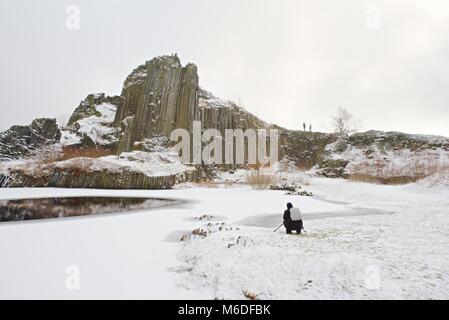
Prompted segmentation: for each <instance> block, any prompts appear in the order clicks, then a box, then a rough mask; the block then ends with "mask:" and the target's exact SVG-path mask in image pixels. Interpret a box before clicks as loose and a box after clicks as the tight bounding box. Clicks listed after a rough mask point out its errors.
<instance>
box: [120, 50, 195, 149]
mask: <svg viewBox="0 0 449 320" xmlns="http://www.w3.org/2000/svg"><path fill="white" fill-rule="evenodd" d="M198 82H199V78H198V73H197V67H196V66H195V65H194V64H187V65H186V66H185V67H183V66H182V65H181V61H180V60H179V58H178V56H177V55H172V56H161V57H158V58H154V59H152V60H151V61H148V62H146V63H145V65H142V66H139V67H138V68H136V69H135V70H134V71H133V72H132V73H131V74H130V75H129V76H128V78H127V79H126V80H125V83H124V85H123V90H122V94H121V96H122V98H123V100H122V102H121V103H120V105H119V107H118V110H117V114H116V117H115V124H116V125H121V126H122V127H123V130H122V134H121V137H120V142H121V143H120V147H119V148H120V150H123V151H130V150H132V149H133V145H134V143H135V142H138V141H143V140H145V139H151V138H154V137H158V136H169V135H170V133H171V132H172V131H173V130H174V129H175V128H184V129H187V130H189V129H191V126H192V123H193V121H194V120H198V119H199V112H198Z"/></svg>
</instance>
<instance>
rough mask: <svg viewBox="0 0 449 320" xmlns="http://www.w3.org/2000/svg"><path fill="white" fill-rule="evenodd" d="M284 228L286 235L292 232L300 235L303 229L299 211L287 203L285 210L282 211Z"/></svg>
mask: <svg viewBox="0 0 449 320" xmlns="http://www.w3.org/2000/svg"><path fill="white" fill-rule="evenodd" d="M284 226H285V229H286V230H287V234H291V233H292V230H296V233H297V234H301V230H302V229H303V223H302V213H301V210H299V208H297V207H293V205H292V204H291V203H290V202H289V203H287V210H285V211H284Z"/></svg>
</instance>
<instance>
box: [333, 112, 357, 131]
mask: <svg viewBox="0 0 449 320" xmlns="http://www.w3.org/2000/svg"><path fill="white" fill-rule="evenodd" d="M332 124H333V128H334V132H335V133H337V134H338V135H342V136H343V135H349V134H351V133H353V132H355V131H356V130H357V128H358V124H357V122H356V121H355V120H354V116H353V115H352V114H351V113H350V112H349V111H348V110H346V109H345V108H343V107H338V110H337V114H336V115H335V116H334V117H333V118H332Z"/></svg>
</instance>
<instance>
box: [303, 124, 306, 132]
mask: <svg viewBox="0 0 449 320" xmlns="http://www.w3.org/2000/svg"><path fill="white" fill-rule="evenodd" d="M302 127H303V128H304V131H306V123H305V122H304V123H303V124H302Z"/></svg>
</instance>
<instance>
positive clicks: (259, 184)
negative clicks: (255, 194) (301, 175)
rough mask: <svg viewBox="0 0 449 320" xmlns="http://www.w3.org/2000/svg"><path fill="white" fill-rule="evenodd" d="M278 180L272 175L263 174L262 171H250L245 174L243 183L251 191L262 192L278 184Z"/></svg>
mask: <svg viewBox="0 0 449 320" xmlns="http://www.w3.org/2000/svg"><path fill="white" fill-rule="evenodd" d="M278 181H279V179H278V177H277V176H276V175H274V174H272V173H267V172H264V170H260V169H258V170H251V171H249V172H248V173H247V174H246V177H245V182H246V183H247V184H249V185H250V186H251V187H252V188H253V189H257V190H263V189H267V188H268V187H269V186H270V185H272V184H276V183H278Z"/></svg>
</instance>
